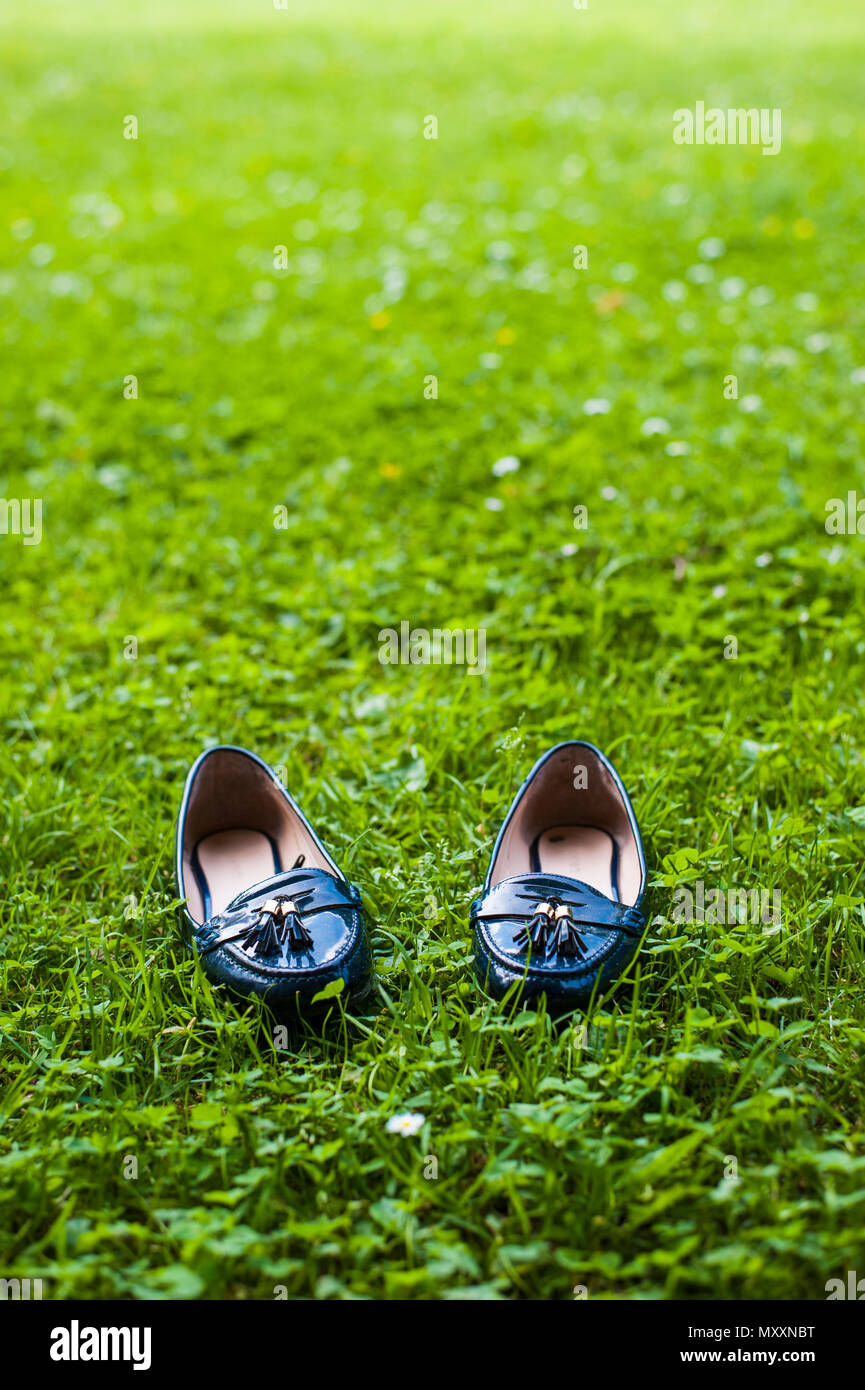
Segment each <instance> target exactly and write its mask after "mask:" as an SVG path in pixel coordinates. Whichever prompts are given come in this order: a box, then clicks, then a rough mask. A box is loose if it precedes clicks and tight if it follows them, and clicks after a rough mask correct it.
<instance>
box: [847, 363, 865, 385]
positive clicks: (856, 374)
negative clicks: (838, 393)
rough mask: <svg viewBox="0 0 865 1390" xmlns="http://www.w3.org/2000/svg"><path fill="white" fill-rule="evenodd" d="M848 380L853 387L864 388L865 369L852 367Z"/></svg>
mask: <svg viewBox="0 0 865 1390" xmlns="http://www.w3.org/2000/svg"><path fill="white" fill-rule="evenodd" d="M850 380H851V381H852V382H853V384H854V385H855V386H865V367H854V368H853V370H852V372H851V373H850Z"/></svg>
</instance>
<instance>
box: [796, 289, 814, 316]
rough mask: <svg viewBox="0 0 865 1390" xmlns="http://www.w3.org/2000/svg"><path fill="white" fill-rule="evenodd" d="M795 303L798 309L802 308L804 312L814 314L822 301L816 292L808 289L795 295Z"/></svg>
mask: <svg viewBox="0 0 865 1390" xmlns="http://www.w3.org/2000/svg"><path fill="white" fill-rule="evenodd" d="M793 303H794V304H795V305H796V308H797V309H801V310H802V313H803V314H813V312H814V310H815V309H816V308H817V306H818V304H819V303H820V301H819V299H818V298H817V296H816V294H811V293H809V292H808V291H806V292H805V293H804V294H797V295H794V296H793Z"/></svg>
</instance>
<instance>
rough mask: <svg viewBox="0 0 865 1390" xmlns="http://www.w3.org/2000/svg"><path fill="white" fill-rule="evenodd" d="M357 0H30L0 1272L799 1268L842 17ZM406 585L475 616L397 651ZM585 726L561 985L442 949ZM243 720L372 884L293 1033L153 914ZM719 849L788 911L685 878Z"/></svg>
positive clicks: (840, 551)
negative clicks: (615, 982)
mask: <svg viewBox="0 0 865 1390" xmlns="http://www.w3.org/2000/svg"><path fill="white" fill-rule="evenodd" d="M142 8H143V7H142ZM369 8H371V7H370V6H368V5H361V4H360V3H357V4H349V3H332V4H318V5H311V4H304V5H294V4H291V5H290V8H289V11H287V12H278V11H274V10H272V8H269V6H268V5H267V4H266V3H265V0H261V3H259V4H257V5H251V4H246V5H241V4H239V3H233V4H229V3H227V0H219V3H209V4H208V5H206V6H200V5H193V4H192V3H191V0H187V2H186V3H183V4H180V3H174V4H172V5H170V6H169V5H167V4H166V5H156V4H154V5H150V6H148V7H146V14H145V15H144V16H143V17H141V18H138V17H136V18H130V17H129V15H128V13H127V10H126V8H124V7H117V6H114V5H109V4H107V3H105V0H96V3H93V4H89V5H88V6H87V7H86V8H84V9H83V10H82V12H81V13H75V12H74V11H73V8H72V7H70V6H65V5H61V4H52V5H45V4H35V5H34V4H32V3H28V4H26V5H25V4H24V3H23V0H15V3H14V4H13V6H12V18H11V23H8V22H7V30H6V34H5V38H6V40H7V42H6V43H5V44H4V49H5V54H6V58H5V69H6V75H5V86H4V93H3V105H4V115H3V122H2V127H0V177H2V202H3V208H4V215H3V221H2V231H0V245H2V248H3V260H4V268H3V270H2V272H0V289H2V296H0V305H2V307H3V310H4V318H3V321H2V328H0V343H2V349H3V360H4V370H3V372H2V375H0V459H2V464H0V468H2V477H0V484H2V495H3V496H4V497H6V498H12V497H32V498H35V497H41V498H42V499H43V505H44V515H43V528H44V532H43V539H42V542H41V544H39V545H32V546H25V545H23V544H22V539H21V538H20V537H16V536H12V535H4V536H0V564H2V566H3V583H2V589H0V628H2V632H3V643H4V661H3V665H2V672H0V717H2V723H3V730H4V734H5V739H4V744H5V748H4V751H3V754H2V758H3V768H4V784H5V786H6V792H5V795H4V798H3V804H2V818H3V823H2V829H0V855H2V860H0V862H2V918H3V928H2V934H0V972H2V973H0V981H2V983H0V1023H2V1034H3V1038H2V1051H0V1071H2V1076H3V1101H2V1117H3V1121H2V1130H0V1134H2V1139H0V1275H2V1276H11V1275H14V1274H16V1273H17V1274H19V1275H21V1276H30V1277H42V1278H43V1279H44V1281H45V1296H46V1297H53V1298H63V1297H73V1296H74V1297H85V1298H93V1297H124V1298H126V1297H129V1298H164V1297H171V1298H217V1297H223V1298H238V1299H241V1298H246V1299H269V1298H272V1297H273V1296H274V1289H275V1288H276V1287H278V1286H281V1287H284V1288H285V1289H286V1290H287V1292H288V1295H289V1297H301V1298H306V1297H318V1298H351V1297H373V1298H406V1297H408V1298H482V1299H484V1298H494V1299H496V1298H505V1299H508V1298H543V1299H551V1300H559V1299H569V1298H571V1297H573V1293H572V1290H573V1288H574V1286H576V1285H582V1286H585V1288H586V1289H587V1291H588V1295H589V1297H590V1298H610V1297H617V1298H669V1297H676V1298H697V1299H699V1298H746V1299H760V1298H769V1297H779V1298H806V1299H822V1298H824V1297H825V1293H824V1284H825V1282H826V1280H827V1279H829V1278H832V1277H839V1276H841V1277H843V1275H844V1271H845V1270H846V1269H849V1268H856V1267H857V1262H858V1271H859V1274H860V1275H862V1274H863V1273H865V1267H863V1263H862V1261H863V1247H865V1143H863V1130H862V1118H861V1117H862V1111H863V1099H865V1066H863V1048H865V1003H863V988H862V981H863V883H862V840H863V832H865V815H863V813H862V811H861V808H862V807H863V805H865V766H863V758H862V714H861V699H862V687H863V671H865V661H863V653H865V633H863V623H862V613H863V604H865V560H863V554H865V539H863V538H862V537H857V536H855V535H852V536H844V535H842V536H830V535H827V533H826V531H825V527H824V520H825V504H826V501H827V500H828V499H829V498H832V497H845V496H846V493H847V491H848V490H849V489H853V488H857V487H858V488H859V489H860V491H863V492H865V477H863V467H862V460H861V418H862V409H863V392H865V385H863V383H862V381H861V380H858V381H857V379H856V376H855V375H854V373H855V369H856V368H857V367H860V366H861V365H862V360H863V359H862V347H861V344H862V337H863V317H865V314H863V303H862V296H861V284H862V275H863V269H865V265H863V260H865V257H863V250H862V237H861V210H862V206H863V202H865V175H863V149H865V117H863V113H862V110H861V74H862V66H863V58H865V52H863V50H865V42H863V38H862V35H861V30H860V31H859V32H858V33H857V31H856V27H855V23H854V15H853V13H852V10H851V9H850V7H849V6H847V5H845V4H843V3H842V0H828V3H824V4H822V5H821V6H820V7H819V8H818V9H817V10H815V9H814V7H813V6H812V5H810V4H806V3H805V0H795V3H791V4H789V5H787V6H785V7H784V14H783V22H781V20H780V18H776V16H777V15H778V11H777V9H776V7H773V6H771V5H770V4H768V3H767V2H766V0H763V3H758V4H753V3H748V4H746V3H744V0H735V2H734V3H728V4H725V5H723V6H721V5H709V4H702V5H699V6H689V7H686V9H687V14H682V13H681V11H682V7H681V6H679V5H674V4H673V3H671V0H665V3H663V4H655V5H652V6H645V5H638V4H636V3H635V2H634V0H629V3H626V4H618V5H612V6H606V5H601V4H600V3H597V4H596V3H595V0H591V7H590V9H589V10H588V11H586V12H585V13H579V12H575V11H574V10H573V9H572V8H571V7H570V6H569V5H567V4H566V3H564V0H561V2H560V3H552V0H549V3H546V4H532V5H530V4H529V3H528V0H525V3H523V4H516V3H509V4H504V5H503V4H500V3H493V2H492V0H483V3H481V2H480V0H473V3H472V4H471V5H464V4H461V3H457V0H447V3H443V4H437V5H435V6H432V5H430V6H426V5H415V6H408V5H404V4H399V5H397V4H395V3H390V0H388V3H384V0H383V2H382V3H381V4H380V5H378V6H377V7H376V9H375V13H374V15H373V16H371V17H370V16H369V15H368V14H367V13H366V11H367V10H368V9H369ZM464 11H469V12H470V13H464ZM697 100H705V101H706V102H707V104H715V105H719V106H722V107H727V106H757V107H776V106H777V107H780V108H781V109H782V111H783V121H784V127H783V128H784V143H783V148H782V152H781V154H780V155H779V156H778V157H777V158H765V157H762V156H761V154H760V151H759V150H758V149H751V148H741V147H730V148H710V147H702V148H698V147H679V146H677V145H675V144H674V143H673V140H672V135H671V132H672V112H673V110H674V109H676V108H678V107H685V106H693V104H694V102H695V101H697ZM131 114H132V115H136V116H137V118H138V121H139V138H138V139H137V141H132V140H124V139H123V138H122V132H123V122H124V118H125V117H126V116H128V115H131ZM430 114H434V115H436V117H437V119H438V125H439V138H438V140H424V139H423V137H422V130H423V122H424V118H425V117H426V116H427V115H430ZM7 225H8V229H9V230H7ZM707 239H708V241H709V243H710V244H709V246H708V247H707V246H706V241H707ZM713 241H715V242H718V243H723V245H722V246H719V245H713V244H712V242H713ZM577 244H583V245H586V246H587V248H588V253H589V266H588V269H587V270H575V269H573V268H572V257H573V247H574V246H575V245H577ZM275 246H285V247H286V248H287V257H288V266H287V269H285V270H275V269H274V264H273V248H274V247H275ZM701 248H702V249H701ZM719 250H720V252H721V254H720V255H716V256H714V257H713V256H712V255H711V254H710V253H711V252H713V251H715V252H717V251H719ZM695 266H702V267H705V269H703V270H702V271H696V272H695V271H694V270H693V267H695ZM763 287H765V288H763ZM755 291H756V292H755ZM802 296H804V298H802ZM6 311H8V312H6ZM857 345H858V346H857ZM731 374H733V375H735V376H737V378H738V386H739V396H738V399H736V400H732V399H725V396H724V379H725V377H727V376H729V375H731ZM430 375H434V376H436V377H437V378H438V398H437V399H425V397H424V380H425V378H426V377H428V376H430ZM129 376H135V377H136V378H137V381H138V397H137V399H124V390H123V388H124V379H125V378H127V377H129ZM599 397H601V398H605V399H607V400H609V401H610V403H611V409H610V411H609V413H607V414H594V415H591V414H586V413H585V412H584V409H583V406H584V403H585V401H586V400H590V399H593V398H599ZM754 398H758V399H756V400H755V399H754ZM743 402H744V403H745V405H746V406H753V407H754V408H753V409H747V408H743ZM656 417H660V418H661V419H662V420H664V421H666V422H667V424H668V429H667V431H666V432H662V433H656V434H646V433H644V432H643V424H644V422H645V421H646V420H650V419H652V418H656ZM672 442H681V443H683V444H686V445H687V446H688V451H687V452H683V451H679V452H676V451H672V452H671V451H670V450H669V448H668V445H669V444H670V443H672ZM505 455H515V456H517V457H518V458H519V460H520V467H519V469H518V471H516V472H511V473H508V474H506V475H504V476H501V477H499V476H496V475H494V474H493V472H492V465H493V463H494V462H495V461H496V460H497V459H499V458H500V457H502V456H505ZM488 499H496V500H497V502H498V503H500V504H501V505H500V506H499V507H498V510H493V509H491V508H490V507H489V505H488ZM580 505H583V506H586V507H587V508H588V523H589V524H588V529H587V530H585V531H578V530H575V529H574V525H573V516H574V507H576V506H580ZM280 506H284V507H286V508H287V526H286V528H285V529H278V528H276V527H275V526H274V515H275V508H278V507H280ZM574 547H576V549H574ZM402 620H408V621H410V622H412V623H413V624H414V625H416V626H423V627H426V628H430V629H431V628H434V627H464V628H478V627H483V628H485V630H486V634H487V638H486V640H487V672H486V674H485V675H484V676H483V677H477V676H470V675H468V674H467V672H466V671H465V670H464V669H460V668H457V667H453V668H444V667H437V666H426V667H421V666H419V667H414V666H396V667H383V666H381V665H380V664H379V661H378V632H379V630H380V629H381V628H383V627H390V626H394V627H398V625H399V623H400V622H401V621H402ZM731 636H734V637H735V638H736V640H737V643H738V658H737V659H725V657H724V650H725V643H727V639H728V638H729V637H731ZM130 637H135V639H136V640H137V658H136V659H126V657H125V656H124V649H126V650H127V651H129V650H130V649H131V648H130V644H129V642H128V639H129V638H130ZM727 645H728V649H729V644H728V643H727ZM569 737H585V738H589V739H591V740H592V741H594V742H596V743H598V744H599V745H600V746H601V747H602V748H604V749H605V751H607V752H608V753H609V754H610V756H611V757H612V758H613V759H614V761H615V762H616V764H617V765H618V767H619V769H620V771H621V773H622V775H623V777H624V780H625V783H626V785H627V786H628V789H629V791H630V792H631V794H632V796H633V799H634V801H635V805H636V809H637V814H638V816H639V818H640V821H641V825H642V827H643V830H644V833H645V836H646V841H647V857H648V859H649V866H650V881H651V891H650V896H649V908H650V925H649V927H648V931H647V937H646V943H645V949H644V951H643V953H642V955H641V956H640V958H639V962H638V964H636V965H635V967H634V968H632V970H631V972H630V973H629V976H628V979H627V980H626V982H625V983H624V985H623V986H622V987H621V988H620V989H619V991H618V992H617V993H616V994H615V995H613V996H611V997H609V998H608V999H606V1000H603V1001H599V1002H598V1004H597V1005H596V1007H595V1008H594V1009H593V1010H592V1012H591V1014H590V1016H589V1017H588V1018H587V1019H585V1020H583V1019H582V1018H576V1019H574V1020H573V1021H572V1023H571V1024H569V1025H566V1026H565V1027H563V1028H558V1029H557V1028H555V1027H553V1025H552V1024H551V1022H550V1020H549V1019H548V1018H547V1016H546V1015H545V1014H544V1013H543V1012H540V1013H538V1014H529V1013H525V1012H522V1011H521V1010H520V1008H519V1006H518V1005H514V1004H513V1003H509V1004H505V1005H498V1004H495V1003H492V1002H490V1001H488V1000H486V999H485V998H484V997H483V995H482V992H481V991H480V990H479V989H478V988H477V987H476V986H475V985H474V984H473V983H472V982H471V977H470V972H469V960H470V940H469V932H468V926H467V910H466V909H467V904H468V903H469V902H470V901H471V899H472V897H473V896H474V894H475V892H476V891H477V888H478V886H479V885H480V883H481V881H482V879H483V875H484V873H485V870H486V865H487V862H488V855H489V851H490V847H491V844H492V840H493V836H494V834H495V831H496V829H497V827H498V825H499V823H500V821H501V817H502V816H503V814H504V812H505V810H506V809H507V806H508V804H509V802H510V798H511V796H512V794H513V791H514V789H515V786H516V785H517V783H518V782H519V780H520V779H521V778H522V776H523V775H524V774H525V772H526V771H527V769H528V767H529V766H530V765H531V763H532V762H533V761H534V759H535V757H536V756H537V755H538V754H539V753H540V752H542V751H543V750H544V748H546V747H547V746H548V745H549V744H551V743H553V742H555V741H558V740H559V739H562V738H569ZM220 741H231V742H239V743H242V744H245V745H247V746H250V747H252V748H254V749H256V750H257V751H258V752H260V753H261V754H262V755H263V756H265V757H266V758H268V759H269V760H270V761H271V762H272V763H274V764H279V765H281V766H282V767H284V769H285V775H286V777H287V780H288V784H289V786H290V788H291V790H292V791H293V792H294V794H295V795H296V797H297V798H298V800H299V801H300V803H301V805H302V806H303V808H304V810H305V811H306V812H307V814H308V815H309V816H310V817H311V819H312V821H313V823H314V824H315V825H316V826H317V828H318V829H319V830H320V832H321V833H322V835H323V837H324V838H325V840H326V842H327V844H328V845H329V846H330V847H331V849H332V850H333V852H334V854H335V855H337V857H338V858H339V859H340V861H341V863H342V864H343V866H344V867H345V869H346V870H347V871H348V872H349V873H350V874H351V875H352V876H353V877H354V878H355V879H356V880H357V881H358V882H359V883H360V884H361V885H362V887H363V889H364V892H365V895H366V900H367V903H368V905H369V908H370V911H371V913H372V914H373V916H374V919H375V922H376V926H375V930H374V936H373V940H374V947H375V950H376V955H377V970H378V976H377V978H378V988H377V994H376V1001H375V1005H374V1006H373V1007H371V1008H370V1009H369V1011H368V1012H367V1013H365V1014H364V1015H363V1016H362V1017H359V1018H357V1019H352V1020H348V1019H346V1020H342V1019H340V1018H339V1017H338V1016H336V1017H335V1018H334V1020H333V1026H332V1027H331V1028H330V1029H329V1030H328V1031H327V1033H326V1034H325V1035H324V1036H319V1035H317V1034H316V1033H315V1032H313V1031H310V1032H309V1034H308V1035H307V1036H305V1037H302V1038H300V1039H290V1040H289V1045H288V1046H287V1047H285V1048H281V1049H280V1048H277V1047H276V1046H275V1045H274V1038H273V1035H272V1033H270V1032H268V1031H267V1029H266V1028H261V1027H260V1026H259V1020H258V1019H256V1018H255V1017H254V1016H253V1017H250V1016H249V1015H246V1016H244V1015H242V1014H239V1013H238V1012H237V1011H236V1010H235V1009H234V1008H233V1006H232V1005H231V1004H230V1003H229V1002H228V1001H226V1000H225V999H224V998H223V997H219V996H217V995H215V994H214V993H213V992H212V990H211V989H210V987H209V985H208V983H207V981H206V980H205V979H204V978H203V976H202V974H201V972H200V970H199V969H198V968H197V966H196V964H195V963H194V962H193V961H191V960H189V959H185V958H184V957H183V956H182V954H181V952H180V950H179V947H178V942H177V936H176V927H175V917H174V897H173V891H174V890H173V885H172V880H171V837H172V832H173V821H174V817H175V814H176V809H177V805H178V801H179V796H180V792H181V788H182V783H183V778H184V775H185V771H186V768H187V767H188V765H189V763H190V762H191V761H192V759H193V758H194V757H195V756H196V755H197V754H198V753H199V752H200V751H201V749H202V748H203V747H204V746H206V745H207V744H208V743H209V742H220ZM857 807H858V808H860V812H859V815H858V817H857V816H856V815H852V814H851V811H853V810H854V809H855V808H857ZM697 879H702V880H703V881H704V882H705V883H706V885H707V886H709V887H716V886H717V887H724V888H728V887H744V888H752V887H763V888H766V889H769V890H771V889H774V888H779V889H780V890H781V893H782V902H783V922H782V924H781V925H780V926H779V927H778V928H777V929H775V930H772V931H770V932H768V933H764V932H763V931H762V929H761V928H760V927H759V926H757V927H754V926H753V925H748V924H744V923H743V924H736V923H734V924H732V925H729V926H719V925H712V924H709V923H694V924H691V925H688V924H683V923H678V922H675V921H673V917H672V906H671V904H672V899H673V890H674V889H675V888H676V886H677V885H680V884H682V883H692V882H694V881H695V880H697ZM584 1022H585V1024H586V1030H585V1033H583V1032H582V1031H581V1030H582V1028H583V1024H584ZM408 1110H410V1111H415V1112H419V1113H422V1114H423V1115H424V1116H425V1123H424V1127H423V1130H422V1131H421V1133H420V1134H419V1135H417V1136H416V1137H414V1138H404V1137H399V1136H395V1135H392V1134H389V1133H388V1132H387V1130H386V1123H387V1120H388V1118H389V1117H391V1116H392V1115H394V1114H396V1113H399V1112H402V1111H408ZM430 1157H434V1158H435V1159H436V1160H437V1169H438V1175H437V1177H433V1176H429V1174H430V1173H431V1172H432V1170H433V1169H434V1167H435V1166H436V1165H432V1164H430V1163H429V1162H428V1160H429V1158H430ZM129 1158H134V1159H135V1160H136V1161H137V1177H132V1176H129V1175H128V1174H129V1173H131V1172H132V1171H133V1167H134V1165H132V1164H131V1163H130V1162H129V1161H128V1160H129ZM731 1158H735V1160H736V1163H737V1165H738V1177H739V1180H738V1181H736V1182H733V1181H730V1180H729V1179H728V1178H725V1173H729V1172H730V1171H731V1163H730V1159H731Z"/></svg>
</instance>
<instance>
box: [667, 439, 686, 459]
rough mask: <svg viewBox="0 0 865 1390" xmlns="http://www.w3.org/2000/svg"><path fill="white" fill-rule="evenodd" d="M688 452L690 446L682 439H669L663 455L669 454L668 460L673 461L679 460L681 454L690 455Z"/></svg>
mask: <svg viewBox="0 0 865 1390" xmlns="http://www.w3.org/2000/svg"><path fill="white" fill-rule="evenodd" d="M690 452H691V446H690V444H688V443H687V442H686V440H684V439H671V440H670V442H669V444H668V445H667V446H666V448H665V449H664V453H665V454H669V455H670V458H673V459H675V458H680V457H681V455H682V454H690Z"/></svg>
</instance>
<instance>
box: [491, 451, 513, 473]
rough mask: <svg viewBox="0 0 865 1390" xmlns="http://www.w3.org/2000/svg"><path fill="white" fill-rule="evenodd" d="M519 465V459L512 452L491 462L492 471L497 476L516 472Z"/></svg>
mask: <svg viewBox="0 0 865 1390" xmlns="http://www.w3.org/2000/svg"><path fill="white" fill-rule="evenodd" d="M519 466H520V461H519V459H518V458H515V457H514V455H513V454H507V455H506V457H505V458H503V459H496V461H495V463H494V464H493V472H494V473H495V475H496V477H497V478H503V477H504V476H505V474H506V473H516V471H517V469H518V468H519Z"/></svg>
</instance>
